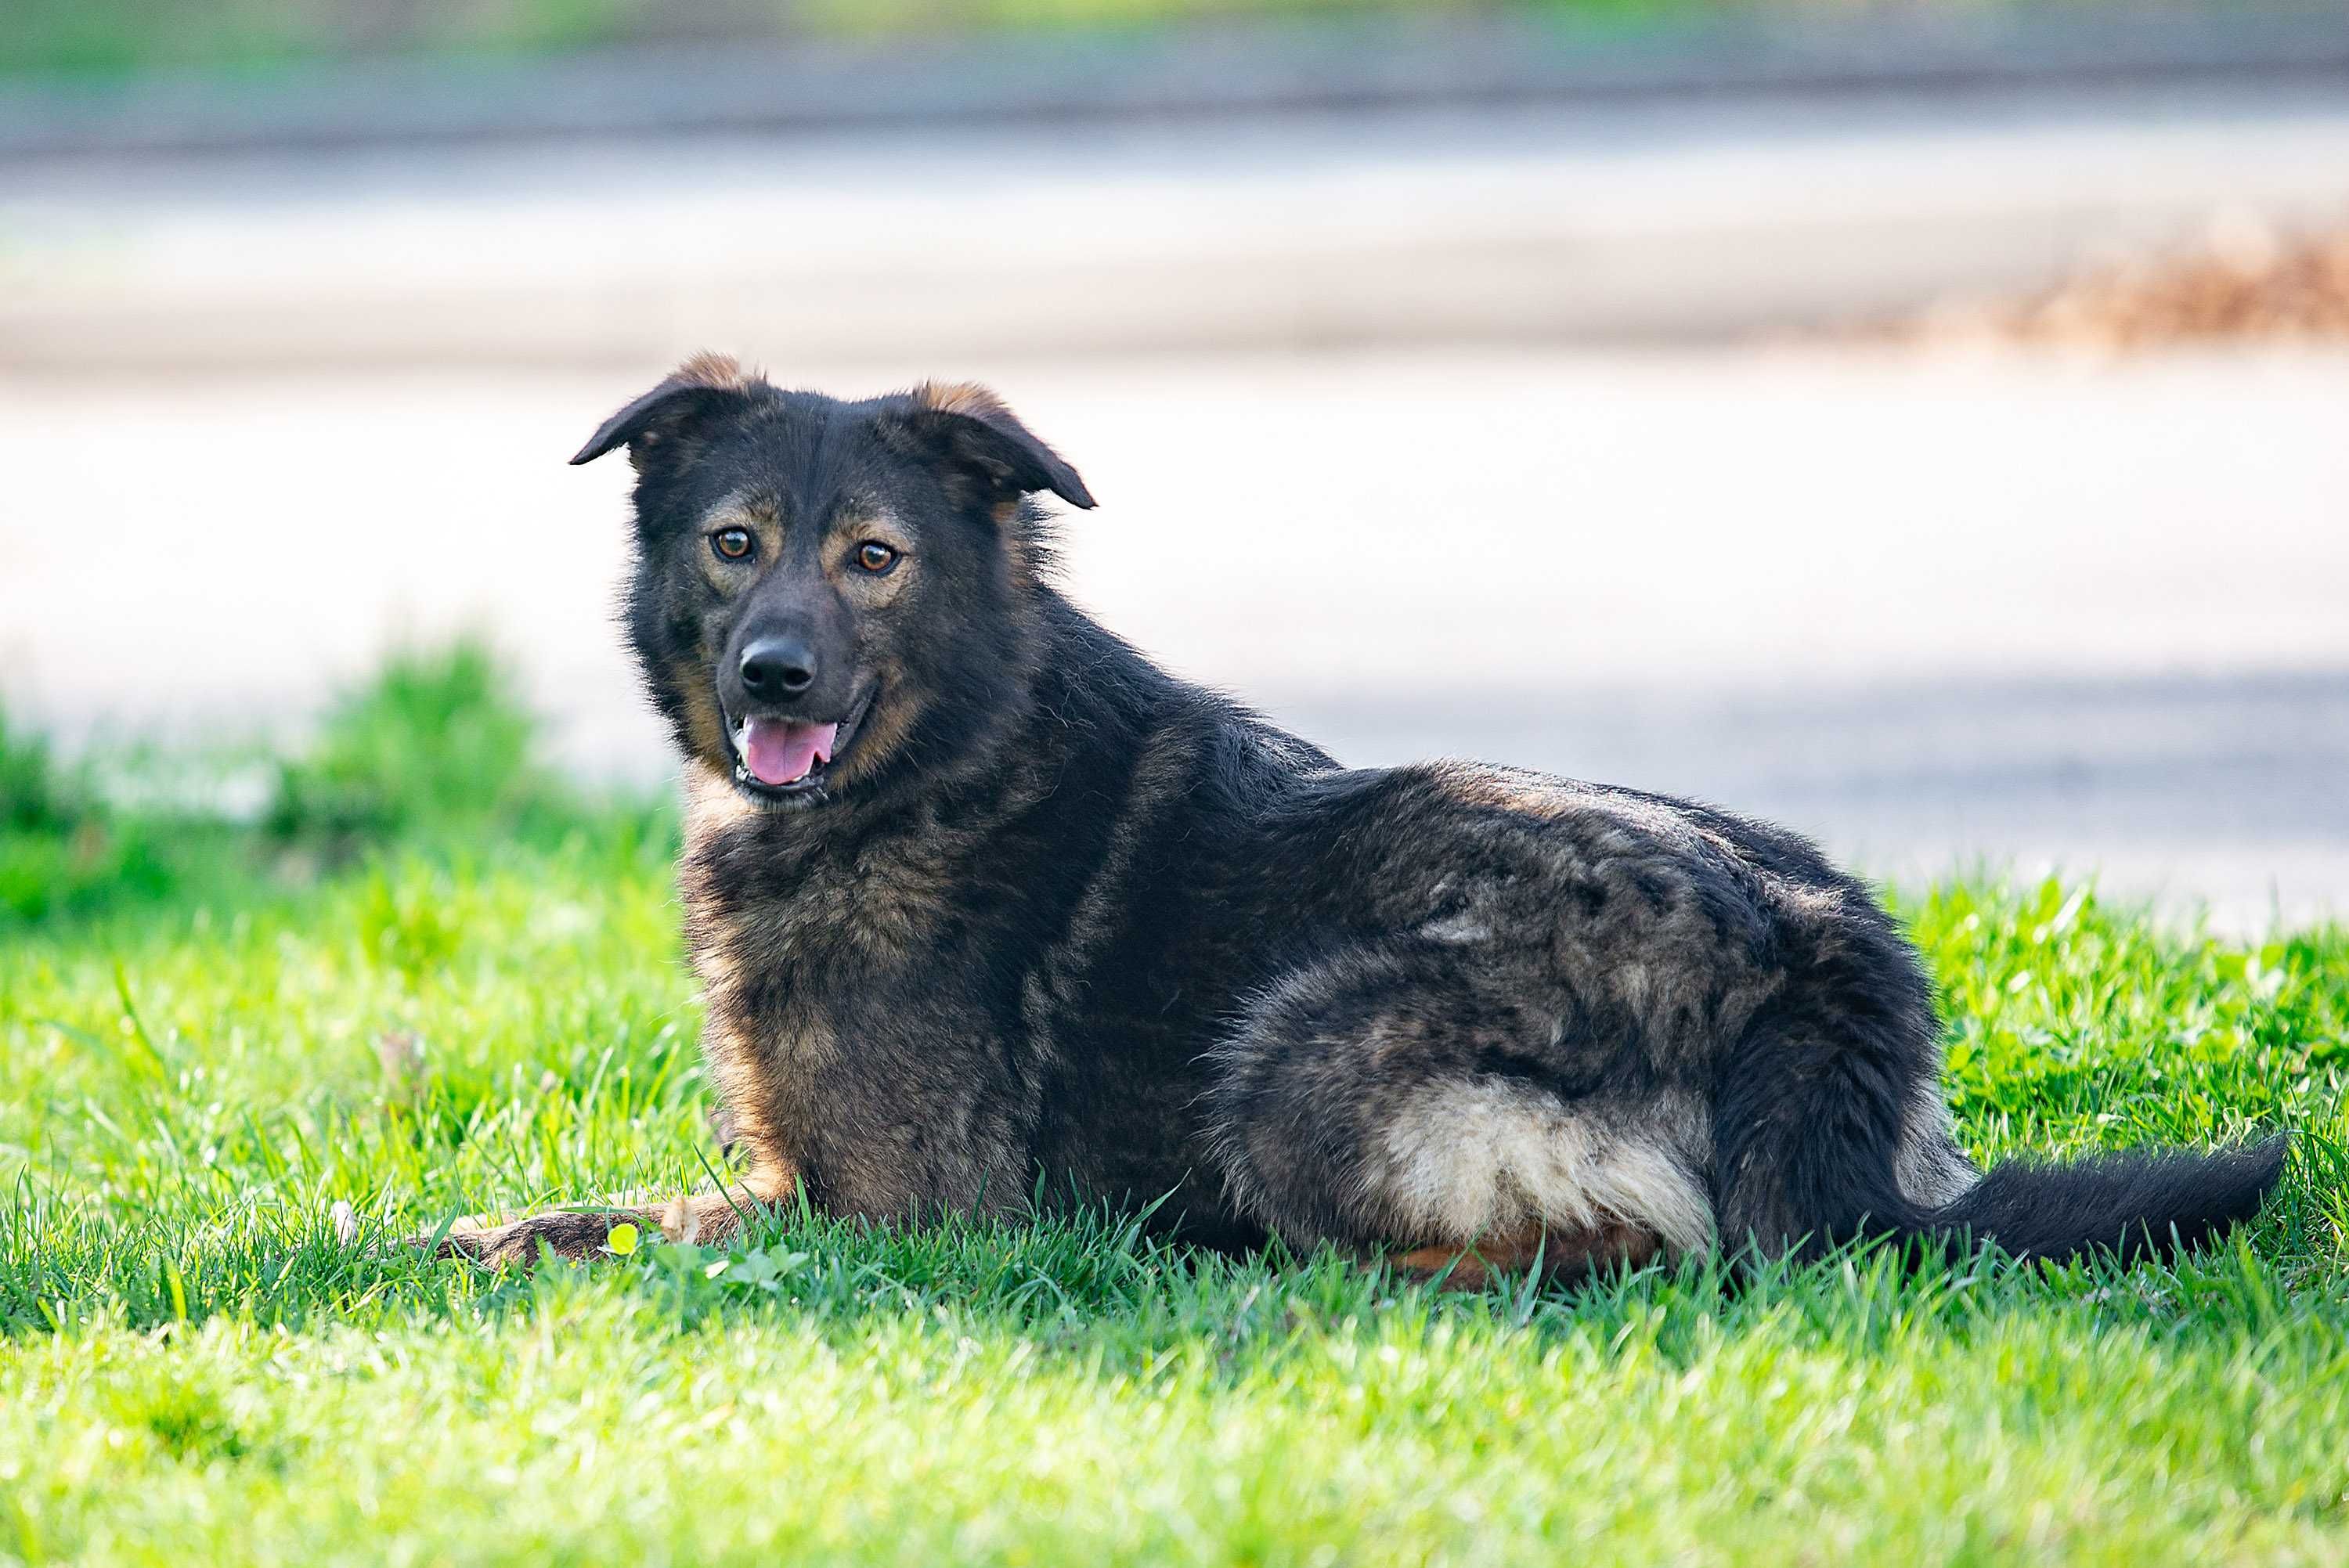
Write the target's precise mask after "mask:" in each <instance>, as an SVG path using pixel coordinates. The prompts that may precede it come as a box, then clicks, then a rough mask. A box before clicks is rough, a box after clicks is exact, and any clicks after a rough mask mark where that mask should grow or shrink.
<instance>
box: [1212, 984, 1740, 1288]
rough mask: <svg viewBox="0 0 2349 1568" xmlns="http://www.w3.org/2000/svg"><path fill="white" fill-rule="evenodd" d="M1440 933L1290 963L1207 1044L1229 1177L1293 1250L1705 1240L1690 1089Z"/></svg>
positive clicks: (1622, 1254)
mask: <svg viewBox="0 0 2349 1568" xmlns="http://www.w3.org/2000/svg"><path fill="white" fill-rule="evenodd" d="M1478 956H1479V955H1470V954H1461V953H1460V952H1458V950H1457V949H1455V948H1450V947H1440V946H1436V945H1434V944H1394V945H1392V946H1388V947H1382V948H1378V949H1356V950H1352V951H1350V952H1348V953H1346V954H1341V955H1340V956H1339V957H1337V958H1335V959H1332V960H1330V961H1328V962H1325V963H1322V964H1319V965H1312V966H1310V967H1309V968H1306V969H1303V970H1300V971H1299V972H1297V973H1295V974H1293V975H1290V976H1288V978H1287V979H1286V980H1284V981H1283V982H1282V983H1280V984H1279V985H1276V986H1275V987H1274V988H1273V989H1272V990H1271V991H1270V992H1269V993H1268V995H1265V996H1264V997H1263V998H1261V999H1260V1000H1259V1001H1258V1002H1257V1005H1256V1006H1253V1007H1252V1008H1250V1009H1249V1010H1248V1012H1247V1014H1246V1016H1244V1017H1243V1018H1242V1020H1241V1021H1240V1023H1239V1025H1238V1026H1237V1028H1236V1029H1235V1030H1234V1031H1233V1033H1232V1034H1231V1035H1230V1036H1229V1037H1227V1038H1226V1041H1225V1042H1224V1043H1223V1044H1222V1045H1221V1046H1220V1047H1218V1048H1217V1050H1216V1053H1215V1055H1214V1058H1213V1081H1212V1084H1211V1087H1210V1088H1209V1091H1208V1095H1207V1100H1206V1107H1207V1110H1208V1113H1209V1116H1210V1119H1211V1123H1212V1135H1213V1140H1214V1147H1215V1148H1216V1151H1217V1157H1218V1160H1219V1161H1220V1163H1221V1166H1222V1174H1223V1176H1224V1178H1225V1180H1226V1183H1227V1184H1228V1186H1229V1187H1230V1189H1231V1191H1232V1193H1233V1196H1234V1198H1235V1199H1236V1201H1237V1202H1238V1204H1239V1205H1240V1206H1241V1207H1242V1208H1243V1209H1245V1210H1246V1211H1247V1212H1248V1213H1249V1214H1250V1215H1251V1216H1252V1217H1253V1218H1255V1219H1257V1221H1258V1222H1261V1223H1263V1224H1264V1225H1266V1226H1267V1227H1268V1229H1270V1230H1271V1231H1272V1232H1274V1233H1276V1234H1278V1235H1279V1236H1280V1237H1281V1238H1282V1239H1283V1240H1284V1241H1286V1242H1287V1243H1289V1245H1291V1246H1292V1247H1295V1248H1298V1249H1299V1250H1309V1249H1310V1248H1312V1247H1314V1246H1317V1245H1319V1244H1320V1243H1325V1242H1326V1243H1333V1244H1335V1245H1337V1246H1338V1247H1339V1248H1340V1249H1341V1250H1344V1251H1346V1252H1348V1253H1352V1254H1354V1255H1357V1256H1362V1257H1366V1258H1368V1257H1384V1258H1387V1259H1388V1260H1390V1261H1392V1262H1393V1263H1394V1264H1396V1265H1397V1266H1398V1267H1400V1268H1402V1269H1403V1270H1405V1271H1406V1272H1411V1273H1416V1274H1444V1276H1445V1277H1446V1279H1447V1281H1448V1283H1453V1284H1465V1285H1472V1286H1473V1285H1475V1284H1481V1283H1482V1282H1483V1280H1484V1278H1485V1275H1486V1274H1488V1273H1489V1272H1491V1271H1494V1270H1516V1269H1522V1268H1526V1267H1529V1266H1531V1265H1532V1264H1534V1263H1535V1262H1536V1260H1537V1259H1538V1260H1539V1262H1540V1264H1541V1265H1542V1267H1543V1270H1544V1272H1545V1273H1547V1274H1554V1275H1574V1274H1586V1273H1588V1272H1590V1271H1593V1270H1597V1269H1603V1268H1606V1267H1609V1266H1612V1265H1615V1264H1640V1263H1645V1262H1647V1261H1649V1260H1651V1259H1652V1258H1655V1257H1658V1256H1661V1255H1665V1254H1668V1253H1684V1252H1690V1251H1698V1250H1702V1249H1704V1248H1706V1247H1709V1246H1710V1245H1711V1244H1712V1241H1713V1210H1712V1205H1711V1202H1710V1201H1709V1199H1708V1197H1707V1192H1706V1187H1705V1183H1704V1181H1703V1179H1702V1176H1701V1175H1699V1174H1698V1172H1700V1171H1702V1169H1703V1168H1704V1148H1705V1138H1706V1131H1705V1128H1704V1126H1703V1124H1702V1115H1703V1110H1702V1103H1701V1101H1699V1100H1698V1099H1696V1098H1695V1097H1692V1096H1688V1095H1683V1094H1680V1093H1677V1092H1675V1091H1673V1090H1671V1089H1670V1088H1666V1087H1663V1086H1661V1085H1660V1084H1658V1083H1656V1082H1655V1081H1654V1080H1653V1078H1652V1077H1651V1075H1649V1074H1647V1073H1645V1072H1644V1071H1642V1070H1640V1069H1638V1068H1635V1067H1633V1066H1630V1064H1628V1063H1627V1062H1626V1061H1625V1059H1624V1057H1623V1055H1622V1053H1621V1051H1620V1050H1619V1048H1616V1047H1618V1046H1619V1042H1593V1041H1588V1040H1577V1039H1571V1038H1568V1037H1567V1031H1566V1029H1565V1028H1564V1026H1563V1025H1562V1023H1561V1011H1560V1010H1559V1009H1557V1008H1555V1007H1549V1006H1545V1005H1544V1003H1543V1002H1542V1000H1541V999H1540V998H1539V997H1538V996H1537V995H1534V994H1533V993H1534V991H1535V989H1536V988H1535V987H1531V986H1528V985H1525V984H1524V983H1523V982H1522V980H1513V979H1512V978H1510V977H1507V976H1504V975H1496V974H1495V973H1494V972H1492V971H1491V970H1490V969H1489V968H1486V967H1484V966H1482V965H1480V964H1479V963H1478V961H1477V959H1478Z"/></svg>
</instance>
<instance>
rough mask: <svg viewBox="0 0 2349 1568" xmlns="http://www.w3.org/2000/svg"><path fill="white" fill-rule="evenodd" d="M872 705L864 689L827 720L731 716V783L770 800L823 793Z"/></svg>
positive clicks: (728, 739) (871, 698) (729, 738)
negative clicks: (842, 711) (850, 704)
mask: <svg viewBox="0 0 2349 1568" xmlns="http://www.w3.org/2000/svg"><path fill="white" fill-rule="evenodd" d="M872 706H873V696H872V694H871V693H870V692H867V693H866V694H865V695H864V696H863V697H862V698H861V699H859V700H858V702H857V703H856V706H855V707H853V708H851V709H850V710H849V712H848V716H847V717H844V718H842V719H838V720H834V721H831V722H827V723H823V724H818V723H814V722H812V721H811V720H808V719H803V718H782V717H775V716H772V715H757V716H754V717H750V718H744V719H735V720H732V721H731V722H730V726H729V727H728V729H727V733H726V739H727V743H728V745H729V747H730V748H731V749H732V751H733V753H734V757H733V762H734V783H735V785H736V787H737V788H739V789H743V790H745V791H747V792H748V793H750V794H752V795H756V796H760V797H762V798H766V799H794V798H798V797H803V796H812V795H819V794H821V793H823V787H824V784H825V781H826V780H827V779H829V778H830V777H831V774H832V770H833V766H834V765H835V763H836V762H837V760H838V759H839V758H840V756H841V754H842V753H843V752H845V751H846V750H847V749H848V748H849V745H850V743H851V742H852V741H854V739H855V738H856V727H857V726H858V724H859V723H861V722H862V721H863V719H864V713H865V710H866V709H867V708H869V707H872Z"/></svg>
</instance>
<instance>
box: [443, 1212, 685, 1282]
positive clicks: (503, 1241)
mask: <svg viewBox="0 0 2349 1568" xmlns="http://www.w3.org/2000/svg"><path fill="white" fill-rule="evenodd" d="M646 1224H647V1219H646V1217H645V1216H644V1215H642V1214H638V1213H636V1212H632V1211H629V1210H623V1209H604V1210H592V1211H588V1212H566V1213H557V1214H533V1215H532V1216H531V1217H530V1218H528V1219H526V1220H516V1221H514V1222H512V1224H506V1225H486V1226H479V1225H470V1224H460V1225H458V1226H455V1227H452V1228H451V1229H450V1231H449V1232H448V1233H446V1234H442V1233H439V1232H434V1233H428V1234H424V1235H418V1236H410V1237H409V1241H408V1244H409V1246H411V1247H415V1248H417V1249H419V1251H420V1250H422V1249H424V1248H427V1247H429V1248H431V1249H432V1255H433V1256H435V1257H441V1258H471V1260H472V1261H473V1262H475V1263H477V1264H481V1265H482V1266H483V1267H484V1268H512V1267H521V1268H525V1269H526V1268H530V1267H532V1266H533V1265H534V1264H536V1263H537V1262H538V1260H539V1257H540V1254H541V1252H542V1250H543V1251H545V1252H550V1253H554V1255H555V1256H556V1257H559V1258H568V1259H570V1260H572V1261H573V1262H574V1263H578V1262H584V1261H585V1260H586V1259H589V1258H599V1257H609V1256H610V1255H612V1247H611V1240H612V1232H613V1231H614V1230H615V1229H616V1227H618V1226H621V1225H634V1226H636V1227H637V1228H638V1229H639V1230H642V1229H643V1228H644V1227H645V1226H646Z"/></svg>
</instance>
